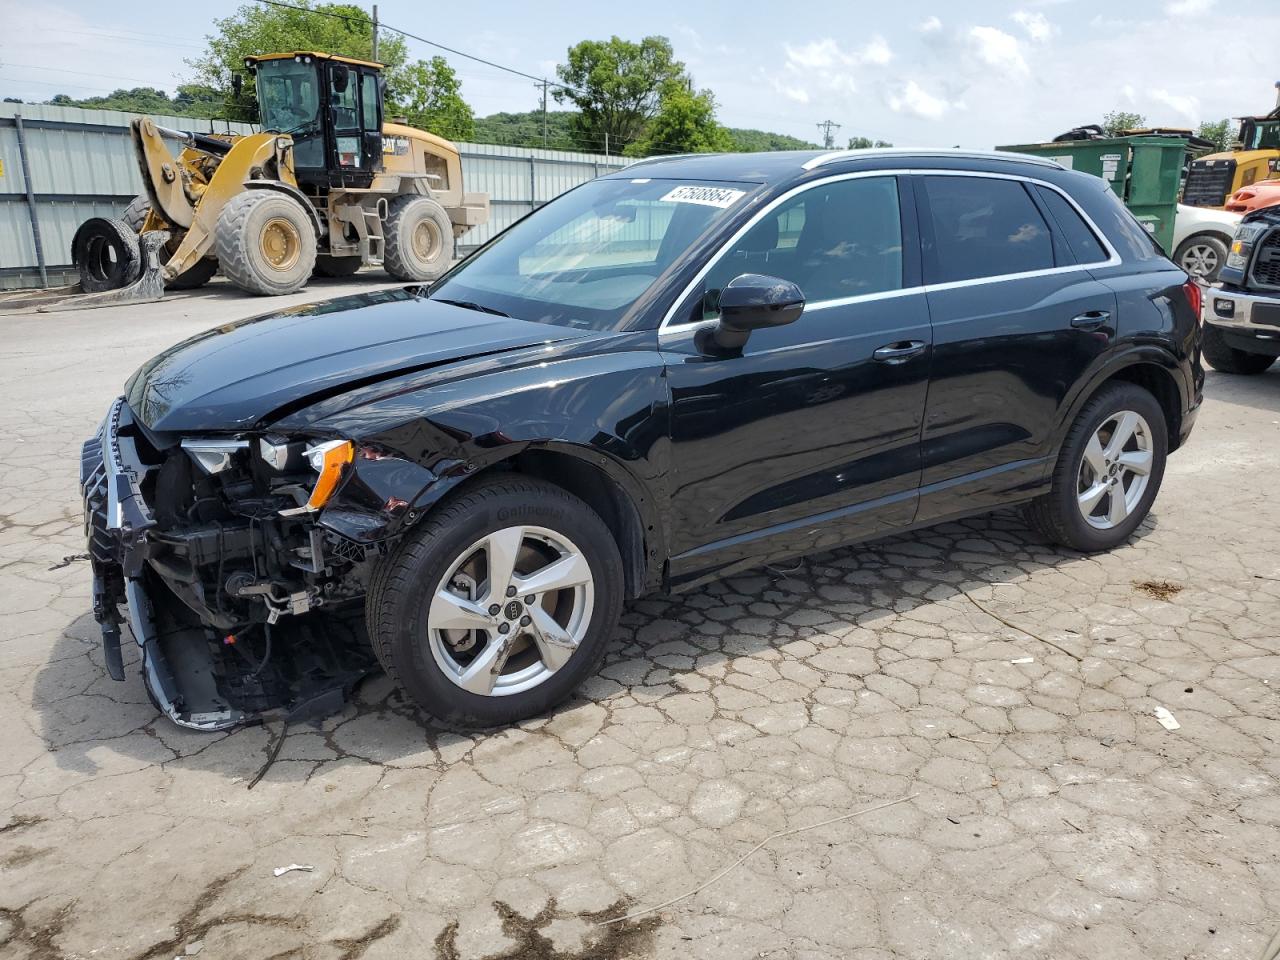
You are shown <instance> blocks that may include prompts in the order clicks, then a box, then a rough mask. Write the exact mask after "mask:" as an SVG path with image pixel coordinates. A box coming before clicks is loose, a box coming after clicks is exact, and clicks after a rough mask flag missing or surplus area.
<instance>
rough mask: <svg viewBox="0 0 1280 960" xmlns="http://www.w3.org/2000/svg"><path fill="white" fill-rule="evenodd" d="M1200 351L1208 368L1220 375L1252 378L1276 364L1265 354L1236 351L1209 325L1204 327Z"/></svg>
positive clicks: (1274, 360)
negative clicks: (1227, 374) (1239, 375)
mask: <svg viewBox="0 0 1280 960" xmlns="http://www.w3.org/2000/svg"><path fill="white" fill-rule="evenodd" d="M1200 349H1201V351H1202V352H1203V353H1204V358H1205V359H1206V360H1208V361H1209V366H1211V367H1213V369H1215V370H1218V371H1220V372H1221V373H1240V374H1244V375H1245V376H1254V375H1256V374H1259V373H1266V372H1267V370H1269V369H1271V365H1272V364H1273V363H1275V362H1276V358H1275V357H1270V356H1267V355H1266V354H1265V353H1249V352H1247V351H1245V350H1237V349H1236V348H1235V347H1233V346H1231V345H1230V344H1228V343H1227V341H1226V338H1225V337H1223V335H1222V333H1221V331H1219V330H1218V328H1217V327H1215V326H1213V324H1210V323H1206V324H1205V325H1204V339H1203V340H1202V341H1201V347H1200Z"/></svg>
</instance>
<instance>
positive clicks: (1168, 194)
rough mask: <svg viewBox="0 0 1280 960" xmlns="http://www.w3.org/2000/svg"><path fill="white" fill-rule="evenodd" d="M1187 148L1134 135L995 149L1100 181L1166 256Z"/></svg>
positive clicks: (1179, 141) (1182, 142) (1177, 140)
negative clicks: (1054, 163) (1056, 164)
mask: <svg viewBox="0 0 1280 960" xmlns="http://www.w3.org/2000/svg"><path fill="white" fill-rule="evenodd" d="M1187 147H1188V143H1187V140H1186V139H1185V138H1183V137H1169V136H1143V135H1135V136H1131V137H1111V138H1108V139H1105V140H1068V141H1065V142H1063V143H1027V144H1022V145H1020V146H1009V147H997V148H996V149H997V150H1008V151H1011V152H1013V153H1030V154H1034V155H1035V156H1038V157H1047V158H1048V159H1050V160H1057V161H1058V162H1059V163H1060V164H1062V165H1063V166H1064V167H1067V168H1069V169H1072V170H1079V171H1081V172H1082V173H1091V174H1093V175H1094V176H1095V177H1101V178H1102V179H1103V180H1106V181H1107V183H1109V184H1110V185H1111V189H1112V190H1113V191H1115V194H1116V196H1117V197H1119V198H1120V199H1121V200H1123V201H1124V203H1125V205H1126V206H1127V207H1128V208H1129V209H1130V210H1131V211H1132V212H1133V215H1134V216H1135V217H1137V218H1138V222H1139V223H1141V224H1142V225H1143V226H1144V227H1146V228H1147V230H1148V231H1150V232H1151V234H1152V235H1153V236H1154V237H1155V238H1156V239H1157V240H1158V241H1160V245H1161V246H1162V247H1164V248H1165V249H1166V250H1171V249H1172V247H1173V218H1174V215H1175V214H1176V213H1177V209H1178V188H1179V186H1180V183H1181V179H1182V168H1183V164H1184V163H1185V161H1186V155H1187Z"/></svg>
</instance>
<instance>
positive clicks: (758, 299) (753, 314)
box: [708, 273, 804, 351]
mask: <svg viewBox="0 0 1280 960" xmlns="http://www.w3.org/2000/svg"><path fill="white" fill-rule="evenodd" d="M802 313H804V294H803V293H802V292H801V290H800V288H799V287H797V286H796V285H795V284H794V283H792V282H791V281H790V280H783V279H781V278H780V277H766V276H763V275H761V274H758V273H744V274H742V275H741V276H738V277H734V278H733V279H732V280H730V281H729V282H728V283H727V284H725V287H724V289H723V290H721V291H720V322H719V323H717V324H716V326H715V327H712V328H708V333H709V334H710V336H711V339H712V341H714V343H715V346H716V347H718V348H719V350H720V351H734V350H741V349H742V347H743V345H744V344H745V343H746V342H747V337H749V336H750V335H751V331H752V330H759V329H762V328H764V327H781V326H785V325H786V324H788V323H794V322H795V321H796V320H798V319H800V314H802Z"/></svg>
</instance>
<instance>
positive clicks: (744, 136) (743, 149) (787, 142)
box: [725, 127, 818, 153]
mask: <svg viewBox="0 0 1280 960" xmlns="http://www.w3.org/2000/svg"><path fill="white" fill-rule="evenodd" d="M725 132H726V133H728V134H729V139H730V140H731V141H732V143H733V146H732V147H730V149H731V150H734V151H736V152H737V153H760V152H762V151H766V150H816V149H818V145H817V144H816V143H812V142H810V141H808V140H801V139H800V138H799V137H790V136H787V134H785V133H770V132H769V131H768V130H752V129H747V128H743V127H725Z"/></svg>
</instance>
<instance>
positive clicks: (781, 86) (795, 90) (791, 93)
mask: <svg viewBox="0 0 1280 960" xmlns="http://www.w3.org/2000/svg"><path fill="white" fill-rule="evenodd" d="M773 89H774V90H776V91H778V93H780V94H782V95H783V96H784V97H786V98H787V99H788V100H790V101H791V102H792V103H808V102H809V91H808V90H806V89H805V88H804V87H791V86H787V84H785V83H779V82H778V81H777V80H774V81H773Z"/></svg>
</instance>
